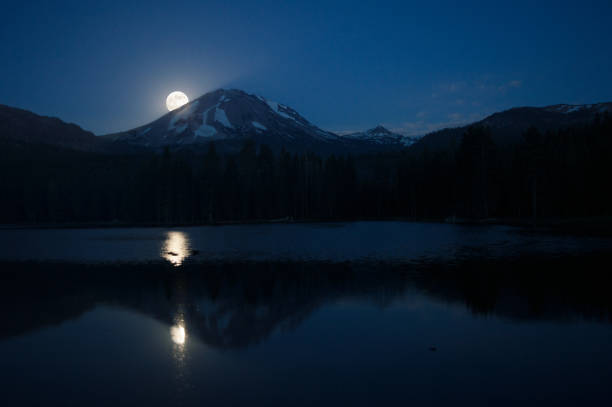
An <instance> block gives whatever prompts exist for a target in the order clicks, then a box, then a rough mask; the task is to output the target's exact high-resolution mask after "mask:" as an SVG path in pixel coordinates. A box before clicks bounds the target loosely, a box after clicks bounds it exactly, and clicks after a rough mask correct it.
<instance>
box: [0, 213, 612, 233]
mask: <svg viewBox="0 0 612 407" xmlns="http://www.w3.org/2000/svg"><path fill="white" fill-rule="evenodd" d="M352 222H413V223H440V224H453V225H462V226H513V227H519V228H525V229H530V230H531V231H533V232H549V233H555V232H556V233H570V234H589V235H590V234H597V235H609V236H611V237H612V217H580V218H546V219H538V220H537V221H535V222H534V221H533V219H531V218H529V219H527V218H487V219H468V218H450V217H449V218H446V219H415V218H401V217H398V218H361V219H333V220H332V219H298V220H293V219H290V218H281V219H254V220H240V221H218V222H203V223H202V222H61V223H37V224H31V223H28V224H19V223H18V224H0V230H25V229H41V230H43V229H115V228H178V227H201V226H235V225H268V224H309V223H310V224H314V223H352Z"/></svg>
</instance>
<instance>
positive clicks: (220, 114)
mask: <svg viewBox="0 0 612 407" xmlns="http://www.w3.org/2000/svg"><path fill="white" fill-rule="evenodd" d="M217 106H218V105H217ZM215 121H217V122H219V123H221V124H222V125H224V126H225V127H227V128H230V129H233V128H234V126H232V124H231V123H230V121H229V120H228V119H227V115H226V114H225V110H223V109H221V108H220V107H215Z"/></svg>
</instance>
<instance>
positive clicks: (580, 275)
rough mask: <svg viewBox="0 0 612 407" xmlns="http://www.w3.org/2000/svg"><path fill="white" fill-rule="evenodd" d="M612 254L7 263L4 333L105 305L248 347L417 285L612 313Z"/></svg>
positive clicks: (518, 304)
mask: <svg viewBox="0 0 612 407" xmlns="http://www.w3.org/2000/svg"><path fill="white" fill-rule="evenodd" d="M608 257H609V256H608V255H607V254H602V255H589V256H577V257H561V258H552V259H551V258H528V259H527V258H519V259H503V260H481V261H476V260H474V261H466V262H462V263H458V264H453V265H448V264H435V263H424V264H411V265H406V264H403V265H394V264H384V263H316V262H313V263H291V262H288V263H283V262H273V263H268V262H265V263H220V264H203V263H200V264H190V265H186V266H182V267H181V268H180V269H176V267H174V266H175V265H176V264H175V263H172V265H171V266H169V265H164V264H148V265H144V264H122V265H77V264H61V263H55V264H54V263H4V264H3V266H2V269H3V270H4V271H3V272H2V273H1V274H0V278H1V279H2V285H1V288H0V301H1V304H0V305H1V307H0V314H1V315H2V321H3V324H2V325H1V326H0V339H2V338H7V337H12V336H16V335H22V334H25V333H27V332H30V331H35V330H38V329H40V328H42V327H45V326H49V325H55V324H58V323H61V322H62V321H65V320H69V319H72V318H75V317H77V316H79V315H81V314H82V313H83V312H85V311H87V310H91V309H94V308H96V307H97V306H99V305H113V306H119V307H123V308H126V309H130V310H134V311H138V312H139V313H142V314H145V315H148V316H150V317H151V318H154V319H156V320H158V321H161V322H163V323H164V324H167V326H168V329H169V332H170V335H171V337H172V340H173V341H174V343H175V344H177V345H179V346H183V345H185V343H186V341H187V338H189V340H190V341H191V340H195V339H197V340H199V341H201V342H203V343H205V344H207V345H208V346H211V347H215V348H240V347H246V346H249V345H253V344H256V343H259V342H261V341H264V340H266V338H268V337H269V335H270V334H271V333H272V332H273V331H275V330H277V329H279V328H280V329H293V328H295V327H297V326H299V325H300V324H301V323H302V322H303V321H305V320H306V319H307V318H308V317H309V316H310V315H311V314H312V313H313V311H315V310H317V309H319V308H321V307H325V306H327V305H330V304H334V303H339V302H342V301H356V302H362V303H367V304H371V305H373V306H376V307H381V308H385V307H387V306H388V305H391V304H394V303H397V302H399V301H402V300H403V299H405V298H406V297H410V296H412V295H417V294H418V295H419V296H424V297H425V298H427V299H428V300H429V301H436V302H443V303H450V304H458V305H461V306H463V307H465V308H467V309H469V310H470V311H471V312H472V313H474V314H481V315H488V314H490V315H496V316H498V317H502V318H508V319H512V320H554V321H574V320H594V321H600V322H604V323H609V322H610V315H611V310H612V298H611V297H610V296H609V295H608V289H607V287H609V283H610V281H611V277H609V276H608V274H607V273H606V272H605V271H604V270H602V268H601V266H600V265H601V264H606V263H608V262H609V259H608Z"/></svg>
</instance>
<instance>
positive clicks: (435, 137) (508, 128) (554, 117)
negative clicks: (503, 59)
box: [414, 102, 612, 151]
mask: <svg viewBox="0 0 612 407" xmlns="http://www.w3.org/2000/svg"><path fill="white" fill-rule="evenodd" d="M611 112H612V102H608V103H595V104H586V105H567V104H558V105H552V106H545V107H515V108H512V109H508V110H505V111H503V112H498V113H494V114H492V115H490V116H488V117H486V118H484V119H483V120H480V121H478V122H475V123H472V124H469V125H466V126H461V127H455V128H448V129H442V130H438V131H435V132H432V133H429V134H427V135H425V136H423V137H422V138H421V139H420V140H419V141H418V142H417V143H415V145H414V148H419V149H422V148H427V149H430V150H433V151H435V150H441V149H448V148H453V147H455V146H457V145H458V143H459V142H460V138H461V136H462V135H463V133H465V131H466V130H467V129H468V128H469V127H470V126H474V125H479V126H485V127H488V128H489V129H490V130H491V134H492V137H493V141H494V142H495V143H497V144H500V145H503V144H513V143H517V142H519V141H520V140H521V135H522V134H523V132H524V131H525V130H527V129H528V128H529V127H532V126H533V127H535V128H537V129H538V130H540V131H541V132H546V131H549V130H558V129H563V128H567V127H572V126H581V125H585V124H588V123H590V122H592V121H593V120H595V117H596V116H597V115H601V114H610V113H611Z"/></svg>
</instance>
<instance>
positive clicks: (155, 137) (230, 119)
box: [102, 89, 404, 154]
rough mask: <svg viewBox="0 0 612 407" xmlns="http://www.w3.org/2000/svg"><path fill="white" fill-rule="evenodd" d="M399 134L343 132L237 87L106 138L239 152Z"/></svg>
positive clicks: (330, 149) (339, 146) (329, 145)
mask: <svg viewBox="0 0 612 407" xmlns="http://www.w3.org/2000/svg"><path fill="white" fill-rule="evenodd" d="M385 131H386V130H385ZM387 132H388V131H387ZM398 136H399V135H392V133H389V135H385V138H384V142H382V143H381V142H380V140H378V139H376V137H370V138H360V137H346V136H345V137H341V136H338V135H337V134H334V133H332V132H329V131H325V130H322V129H320V128H318V127H317V126H315V125H313V124H312V123H310V122H309V121H308V120H306V119H305V118H304V117H302V116H301V115H300V114H299V113H298V112H296V111H295V110H293V109H292V108H290V107H289V106H286V105H283V104H280V103H277V102H272V101H270V100H267V99H265V98H263V97H261V96H256V95H251V94H248V93H246V92H244V91H241V90H238V89H229V90H226V89H218V90H216V91H214V92H210V93H207V94H205V95H203V96H201V97H199V98H198V99H195V100H193V101H192V102H190V103H188V104H186V105H184V106H182V107H181V108H179V109H176V110H174V111H172V112H169V113H167V114H165V115H164V116H162V117H160V118H159V119H157V120H155V121H154V122H152V123H149V124H147V125H144V126H141V127H138V128H135V129H133V130H130V131H127V132H121V133H116V134H110V135H105V136H102V137H103V138H105V139H107V140H111V141H112V142H113V143H116V144H124V145H126V144H127V145H133V146H144V147H147V148H151V149H160V148H164V147H170V148H172V149H198V148H205V147H206V148H207V146H208V144H209V143H210V142H211V141H214V142H215V146H216V148H217V149H218V150H222V151H225V152H235V151H239V150H240V148H242V146H243V145H244V142H245V141H246V140H253V141H254V142H255V143H256V144H266V145H268V146H269V147H270V148H272V149H273V150H276V151H278V150H280V149H283V148H284V149H285V150H287V151H293V152H305V151H313V152H317V153H323V154H326V153H340V154H344V153H365V152H374V151H381V150H385V151H388V150H389V149H391V148H393V149H395V148H403V147H404V144H402V143H401V142H399V138H398ZM399 137H401V136H399ZM393 140H396V142H395V143H393V142H392V141H393Z"/></svg>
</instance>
